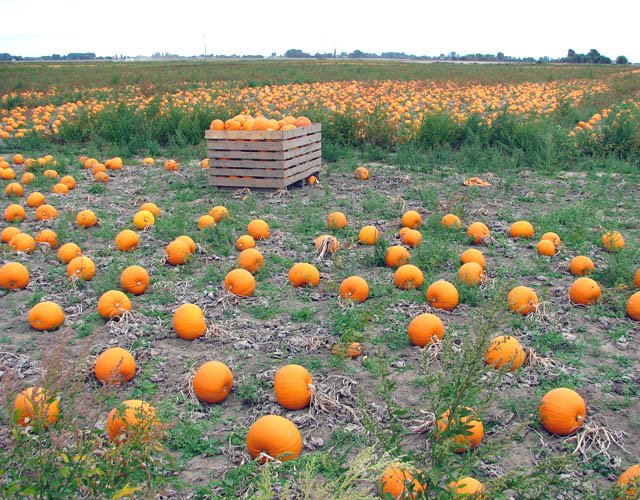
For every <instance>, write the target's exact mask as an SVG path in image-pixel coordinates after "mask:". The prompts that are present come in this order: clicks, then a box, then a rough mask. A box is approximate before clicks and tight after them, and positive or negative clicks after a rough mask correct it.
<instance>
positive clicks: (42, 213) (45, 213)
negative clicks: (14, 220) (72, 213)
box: [36, 203, 58, 220]
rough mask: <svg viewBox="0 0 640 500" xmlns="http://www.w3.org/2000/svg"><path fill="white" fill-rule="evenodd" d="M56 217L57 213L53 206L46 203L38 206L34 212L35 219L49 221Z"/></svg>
mask: <svg viewBox="0 0 640 500" xmlns="http://www.w3.org/2000/svg"><path fill="white" fill-rule="evenodd" d="M55 217H58V211H57V210H56V207H54V206H53V205H49V204H47V203H45V204H43V205H40V206H39V207H38V208H37V210H36V219H38V220H49V219H53V218H55Z"/></svg>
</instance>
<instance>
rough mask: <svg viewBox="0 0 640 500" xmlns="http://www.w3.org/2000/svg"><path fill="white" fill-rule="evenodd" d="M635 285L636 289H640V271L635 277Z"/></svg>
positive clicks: (639, 270)
mask: <svg viewBox="0 0 640 500" xmlns="http://www.w3.org/2000/svg"><path fill="white" fill-rule="evenodd" d="M633 284H634V285H635V286H636V288H640V269H638V270H637V271H636V274H635V275H634V276H633Z"/></svg>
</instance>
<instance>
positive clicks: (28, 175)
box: [20, 172, 36, 186]
mask: <svg viewBox="0 0 640 500" xmlns="http://www.w3.org/2000/svg"><path fill="white" fill-rule="evenodd" d="M35 180H36V176H35V175H33V173H32V172H25V173H24V174H22V178H21V179H20V182H21V183H22V184H24V185H25V186H26V185H27V184H31V183H32V182H33V181H35Z"/></svg>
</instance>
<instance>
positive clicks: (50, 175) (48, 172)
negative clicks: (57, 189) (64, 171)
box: [42, 169, 58, 179]
mask: <svg viewBox="0 0 640 500" xmlns="http://www.w3.org/2000/svg"><path fill="white" fill-rule="evenodd" d="M42 175H44V176H45V177H46V178H48V179H57V178H58V172H56V171H55V170H53V169H47V170H45V171H44V172H42Z"/></svg>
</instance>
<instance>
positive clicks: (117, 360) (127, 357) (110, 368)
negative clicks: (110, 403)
mask: <svg viewBox="0 0 640 500" xmlns="http://www.w3.org/2000/svg"><path fill="white" fill-rule="evenodd" d="M93 373H94V374H95V376H96V378H97V379H98V380H99V381H100V382H102V383H103V384H105V383H112V384H120V383H122V382H127V381H129V380H131V379H132V378H133V376H134V375H135V373H136V361H135V359H133V356H132V355H131V353H130V352H129V351H127V350H125V349H123V348H122V347H111V348H109V349H107V350H106V351H104V352H103V353H102V354H100V356H98V359H96V363H95V365H94V367H93Z"/></svg>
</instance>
